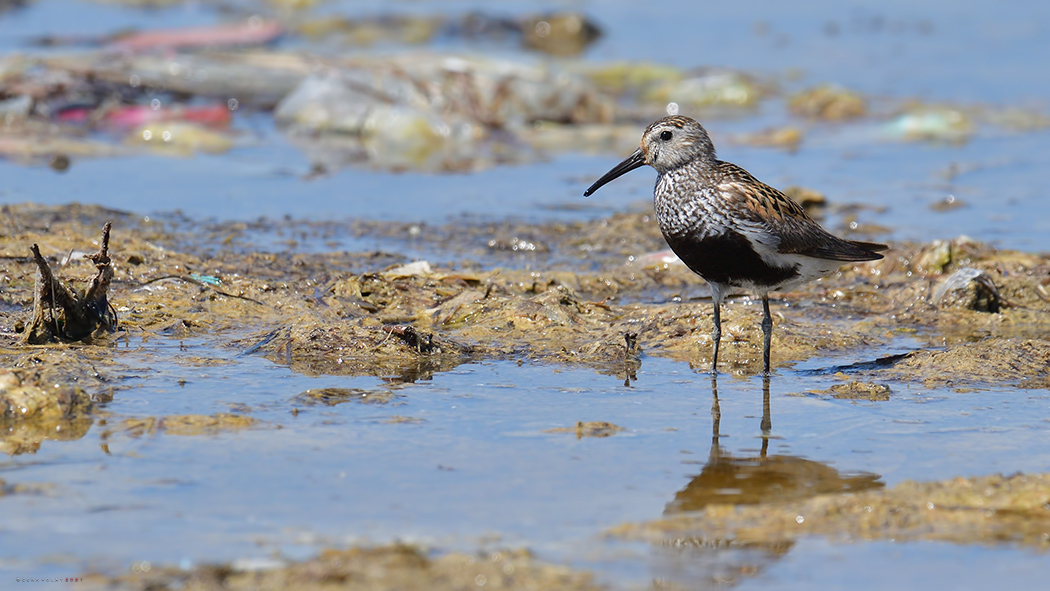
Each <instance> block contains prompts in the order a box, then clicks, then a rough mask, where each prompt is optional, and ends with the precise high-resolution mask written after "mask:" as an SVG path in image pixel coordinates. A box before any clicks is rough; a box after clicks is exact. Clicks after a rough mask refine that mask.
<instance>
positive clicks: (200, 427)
mask: <svg viewBox="0 0 1050 591" xmlns="http://www.w3.org/2000/svg"><path fill="white" fill-rule="evenodd" d="M257 423H258V421H256V420H255V419H253V418H252V417H248V416H244V415H239V414H230V413H217V414H214V415H170V416H165V417H144V418H136V419H124V420H123V421H121V422H120V423H119V426H118V427H117V429H118V430H120V431H122V432H124V433H126V434H127V435H129V436H131V437H142V436H143V435H156V434H158V433H166V434H168V435H216V434H218V433H222V432H224V431H238V430H241V429H247V428H248V427H252V426H255V425H256V424H257ZM107 436H108V435H107Z"/></svg>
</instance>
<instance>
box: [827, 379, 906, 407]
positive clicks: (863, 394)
mask: <svg viewBox="0 0 1050 591" xmlns="http://www.w3.org/2000/svg"><path fill="white" fill-rule="evenodd" d="M891 392H892V390H890V387H889V386H887V385H886V384H876V383H874V382H859V381H850V382H846V383H845V384H835V385H833V386H831V387H830V388H828V389H827V390H810V392H809V393H810V394H816V395H818V396H823V395H830V396H831V397H832V398H837V399H839V400H868V401H871V402H885V401H887V400H889V399H890V393H891Z"/></svg>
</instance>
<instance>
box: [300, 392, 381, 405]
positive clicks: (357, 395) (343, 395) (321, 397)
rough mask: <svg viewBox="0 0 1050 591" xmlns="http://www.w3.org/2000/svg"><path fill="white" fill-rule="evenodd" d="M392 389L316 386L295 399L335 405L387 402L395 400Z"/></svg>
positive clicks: (302, 401)
mask: <svg viewBox="0 0 1050 591" xmlns="http://www.w3.org/2000/svg"><path fill="white" fill-rule="evenodd" d="M394 397H395V395H394V393H393V392H391V391H390V390H362V389H361V388H316V389H311V390H307V391H305V392H303V393H302V394H300V395H298V396H296V397H295V398H294V400H295V401H296V402H301V403H303V404H324V405H326V406H335V405H337V404H342V403H344V402H360V403H361V404H386V403H388V402H390V401H391V400H393V399H394Z"/></svg>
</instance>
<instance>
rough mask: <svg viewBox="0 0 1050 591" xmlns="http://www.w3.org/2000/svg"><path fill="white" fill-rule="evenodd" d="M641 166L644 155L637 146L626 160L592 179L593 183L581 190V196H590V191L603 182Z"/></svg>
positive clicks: (593, 190)
mask: <svg viewBox="0 0 1050 591" xmlns="http://www.w3.org/2000/svg"><path fill="white" fill-rule="evenodd" d="M643 166H645V156H644V155H643V154H642V149H641V148H638V149H637V150H635V151H634V154H631V155H630V156H628V157H627V159H626V160H624V161H623V162H621V163H619V164H617V165H616V166H615V167H613V169H612V170H610V171H609V172H607V173H605V174H604V175H602V178H600V179H598V180H596V181H594V184H593V185H591V186H590V187H589V188H588V189H587V190H586V191H584V192H583V196H584V197H590V196H591V194H592V193H594V192H595V191H597V190H598V189H599V188H601V186H602V185H604V184H605V183H608V182H609V181H611V180H614V179H617V178H619V177H621V176H623V175H625V174H627V173H629V172H631V171H632V170H634V169H636V168H641V167H643Z"/></svg>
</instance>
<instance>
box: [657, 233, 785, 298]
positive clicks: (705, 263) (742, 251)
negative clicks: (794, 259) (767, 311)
mask: <svg viewBox="0 0 1050 591" xmlns="http://www.w3.org/2000/svg"><path fill="white" fill-rule="evenodd" d="M665 238H668V237H666V236H665ZM667 243H668V244H669V245H670V246H671V250H673V251H674V253H675V254H676V255H678V258H680V259H682V262H684V263H685V265H686V266H687V267H689V268H690V269H691V270H692V271H693V272H694V273H696V274H697V275H699V276H701V277H703V278H704V279H705V280H707V281H712V282H714V283H723V284H726V285H741V284H742V283H743V282H750V283H754V284H757V285H767V286H770V287H773V286H776V285H779V284H781V283H784V282H785V281H788V280H790V279H794V278H795V277H798V271H796V270H795V268H794V267H793V266H791V267H774V266H771V265H767V264H766V263H765V262H764V261H763V260H762V257H760V256H758V253H756V252H755V250H754V249H753V248H751V242H749V241H748V239H747V238H744V236H743V235H742V234H740V233H738V232H732V231H729V232H726V233H724V234H719V235H718V236H709V237H707V238H704V239H702V240H693V239H690V238H673V239H670V238H669V239H668V240H667Z"/></svg>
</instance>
